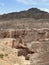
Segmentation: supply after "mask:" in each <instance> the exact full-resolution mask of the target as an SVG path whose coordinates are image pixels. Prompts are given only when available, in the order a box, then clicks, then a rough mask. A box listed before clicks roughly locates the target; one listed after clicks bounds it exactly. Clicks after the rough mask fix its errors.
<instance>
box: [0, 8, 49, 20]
mask: <svg viewBox="0 0 49 65" xmlns="http://www.w3.org/2000/svg"><path fill="white" fill-rule="evenodd" d="M16 18H35V19H49V13H48V12H45V11H41V10H40V9H37V8H31V9H28V10H26V11H20V12H13V13H8V14H4V15H0V20H9V19H16Z"/></svg>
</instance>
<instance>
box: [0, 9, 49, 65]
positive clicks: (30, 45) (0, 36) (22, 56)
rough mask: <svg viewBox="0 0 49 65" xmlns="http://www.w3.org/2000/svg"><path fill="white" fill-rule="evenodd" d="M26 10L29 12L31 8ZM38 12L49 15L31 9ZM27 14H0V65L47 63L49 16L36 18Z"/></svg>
mask: <svg viewBox="0 0 49 65" xmlns="http://www.w3.org/2000/svg"><path fill="white" fill-rule="evenodd" d="M28 11H29V13H31V12H32V11H33V9H30V10H28ZM35 12H36V13H35ZM39 12H40V13H42V15H43V13H44V15H45V14H46V15H49V13H47V12H44V11H40V10H37V9H35V10H34V11H33V13H35V14H37V13H38V14H39ZM20 13H21V16H22V13H24V14H26V12H20ZM24 14H23V15H24ZM5 15H6V14H5ZM13 15H14V14H13ZM15 15H16V14H15ZM17 15H20V14H17ZM17 15H16V16H17ZM29 15H30V17H28V15H27V16H24V17H23V16H22V17H21V16H19V17H18V18H17V17H16V16H14V17H16V18H12V17H13V16H12V17H11V15H9V14H7V17H8V18H7V17H6V16H3V15H2V16H0V65H49V17H48V16H47V18H46V15H45V17H44V18H39V17H38V19H37V18H35V17H32V16H33V15H32V16H31V14H29ZM39 16H41V14H40V15H39ZM2 17H3V18H2ZM10 17H11V19H9V18H10ZM36 17H37V16H36ZM41 17H42V16H41Z"/></svg>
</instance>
